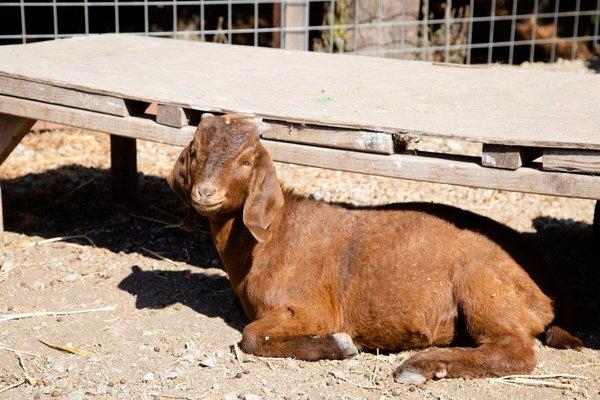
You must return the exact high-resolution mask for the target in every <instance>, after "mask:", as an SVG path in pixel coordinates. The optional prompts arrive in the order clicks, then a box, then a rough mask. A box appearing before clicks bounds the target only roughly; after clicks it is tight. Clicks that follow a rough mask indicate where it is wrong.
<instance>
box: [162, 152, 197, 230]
mask: <svg viewBox="0 0 600 400" xmlns="http://www.w3.org/2000/svg"><path fill="white" fill-rule="evenodd" d="M190 146H191V144H188V145H187V146H186V147H185V148H184V149H183V151H182V152H181V154H180V155H179V158H178V159H177V162H176V163H175V166H174V167H173V170H172V171H171V173H170V174H169V175H168V176H167V182H168V183H169V186H171V189H173V191H174V192H175V193H176V194H177V197H179V199H180V200H181V201H183V202H184V203H185V204H186V205H187V206H188V213H187V215H186V216H185V217H184V218H183V220H182V221H181V227H182V228H183V229H184V230H186V231H189V232H191V231H193V230H194V229H195V228H196V218H197V217H196V212H195V211H194V209H193V208H192V206H191V202H190V198H191V193H190V186H191V185H190V179H191V178H190V176H189V175H190V174H189V167H190Z"/></svg>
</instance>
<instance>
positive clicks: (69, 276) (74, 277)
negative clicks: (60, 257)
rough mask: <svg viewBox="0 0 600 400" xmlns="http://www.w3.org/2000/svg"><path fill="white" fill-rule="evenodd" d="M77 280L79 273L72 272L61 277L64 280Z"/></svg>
mask: <svg viewBox="0 0 600 400" xmlns="http://www.w3.org/2000/svg"><path fill="white" fill-rule="evenodd" d="M76 280H77V274H75V273H71V274H69V275H67V276H65V277H64V278H62V279H61V281H62V282H75V281H76Z"/></svg>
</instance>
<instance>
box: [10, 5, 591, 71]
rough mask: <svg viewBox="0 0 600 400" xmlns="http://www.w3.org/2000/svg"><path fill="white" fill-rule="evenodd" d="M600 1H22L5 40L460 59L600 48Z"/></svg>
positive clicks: (585, 54)
mask: <svg viewBox="0 0 600 400" xmlns="http://www.w3.org/2000/svg"><path fill="white" fill-rule="evenodd" d="M599 21H600V0H325V1H323V0H287V1H286V0H281V1H264V0H112V1H109V0H52V1H50V0H20V1H11V0H8V1H3V2H2V3H0V44H10V43H29V42H34V41H39V40H48V39H54V38H62V37H69V36H76V35H86V34H92V33H108V32H118V33H130V34H141V35H150V36H162V37H174V38H183V39H190V40H202V41H212V42H221V43H233V44H241V45H251V46H266V47H284V48H291V49H302V50H312V51H321V52H336V53H358V54H365V55H374V56H385V57H396V58H405V59H420V60H434V61H444V62H458V63H467V64H470V63H491V62H504V63H510V64H516V63H521V62H523V61H550V62H552V61H555V60H557V59H558V58H569V59H573V58H591V57H593V56H594V55H597V54H599V53H600V44H599V42H600V36H599Z"/></svg>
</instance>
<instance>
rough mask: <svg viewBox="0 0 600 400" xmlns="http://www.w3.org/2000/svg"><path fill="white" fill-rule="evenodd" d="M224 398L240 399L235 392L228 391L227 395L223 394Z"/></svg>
mask: <svg viewBox="0 0 600 400" xmlns="http://www.w3.org/2000/svg"><path fill="white" fill-rule="evenodd" d="M223 400H238V397H237V394H235V393H227V394H226V395H225V396H223Z"/></svg>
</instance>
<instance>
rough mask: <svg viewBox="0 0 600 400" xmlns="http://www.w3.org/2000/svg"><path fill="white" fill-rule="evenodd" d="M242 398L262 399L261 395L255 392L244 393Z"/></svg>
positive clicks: (246, 399)
mask: <svg viewBox="0 0 600 400" xmlns="http://www.w3.org/2000/svg"><path fill="white" fill-rule="evenodd" d="M244 400H262V397H260V396H259V395H257V394H252V393H246V394H245V395H244Z"/></svg>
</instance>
